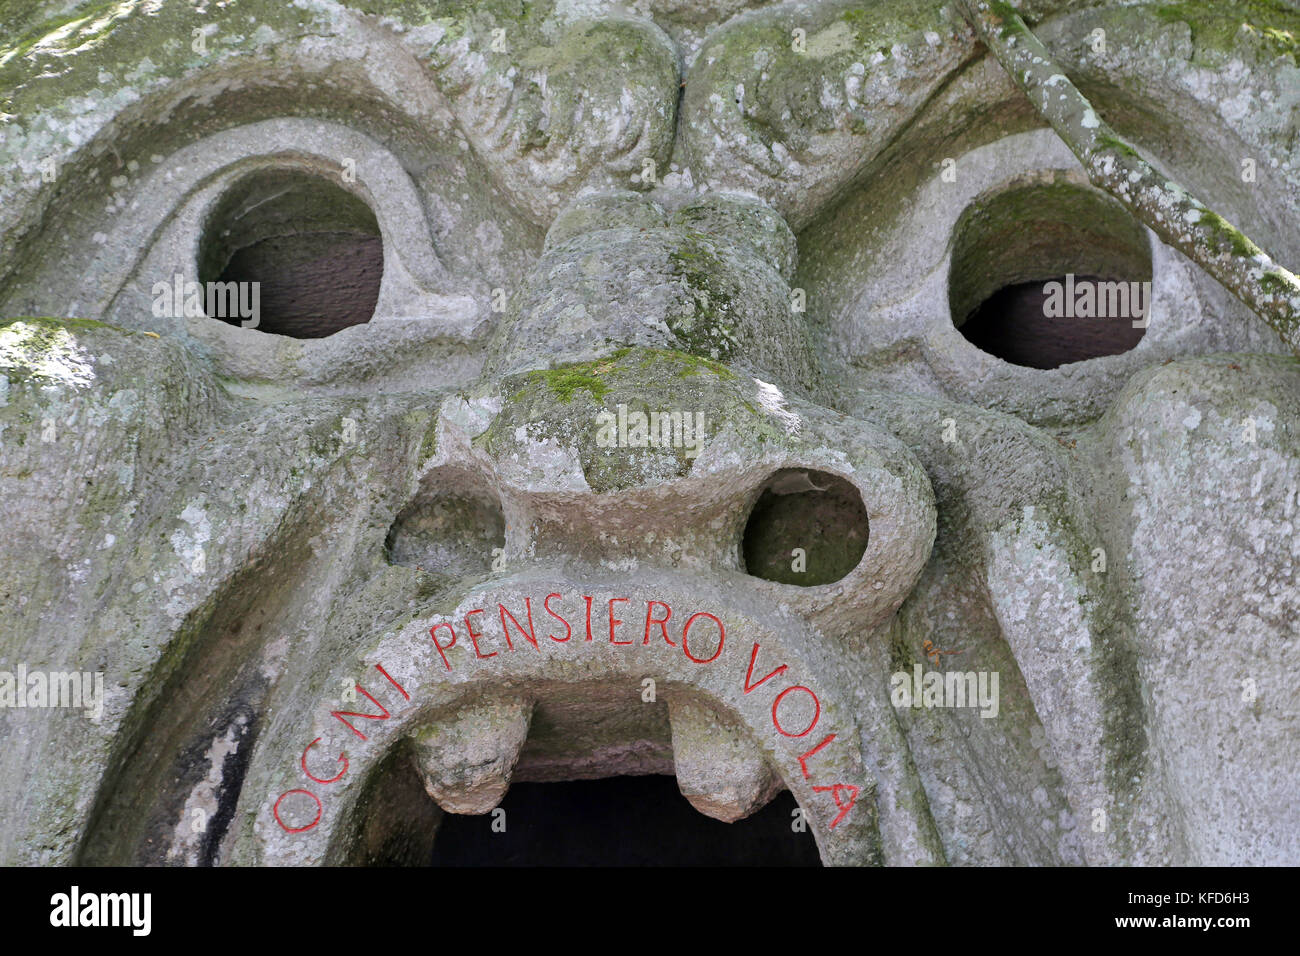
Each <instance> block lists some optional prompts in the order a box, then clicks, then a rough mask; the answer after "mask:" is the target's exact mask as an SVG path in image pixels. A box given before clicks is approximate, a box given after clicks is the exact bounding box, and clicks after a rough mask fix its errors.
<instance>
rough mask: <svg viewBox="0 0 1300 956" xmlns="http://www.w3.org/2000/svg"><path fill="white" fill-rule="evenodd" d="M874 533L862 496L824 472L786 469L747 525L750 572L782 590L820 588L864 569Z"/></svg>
mask: <svg viewBox="0 0 1300 956" xmlns="http://www.w3.org/2000/svg"><path fill="white" fill-rule="evenodd" d="M869 533H870V528H869V524H868V521H867V509H866V506H865V505H864V504H863V503H862V495H860V494H859V493H858V489H857V488H856V487H854V486H853V485H852V484H851V483H850V482H848V481H846V480H845V479H843V478H840V477H839V476H837V475H832V474H829V473H827V472H824V471H811V470H808V469H803V468H786V469H782V470H781V471H778V472H776V473H775V474H774V475H772V477H771V478H769V479H768V480H767V482H766V483H765V484H764V485H763V488H762V490H761V491H760V493H759V496H758V500H757V501H756V502H755V503H754V507H753V510H752V511H751V512H750V514H749V521H748V523H747V524H746V525H745V533H744V538H743V539H742V544H741V551H742V554H743V556H744V561H745V569H746V571H747V572H748V573H749V574H752V575H754V576H755V577H759V578H763V579H764V580H767V581H776V582H778V583H780V584H797V585H800V586H803V587H815V586H817V585H820V584H831V583H832V582H835V581H838V580H840V578H842V577H844V576H845V575H847V574H848V573H849V572H850V571H852V570H853V569H854V568H856V567H857V566H858V562H859V561H860V560H861V559H862V553H863V552H864V551H866V549H867V538H868V536H869Z"/></svg>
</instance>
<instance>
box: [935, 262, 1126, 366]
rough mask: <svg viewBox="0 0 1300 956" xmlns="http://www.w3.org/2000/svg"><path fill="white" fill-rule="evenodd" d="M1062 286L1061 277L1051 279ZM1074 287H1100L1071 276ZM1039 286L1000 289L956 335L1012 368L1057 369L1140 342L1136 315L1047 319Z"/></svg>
mask: <svg viewBox="0 0 1300 956" xmlns="http://www.w3.org/2000/svg"><path fill="white" fill-rule="evenodd" d="M1048 281H1055V282H1059V283H1061V284H1062V286H1063V287H1064V285H1065V282H1066V277H1065V276H1058V277H1056V278H1055V279H1054V280H1048ZM1074 281H1075V283H1076V284H1080V283H1083V282H1093V283H1099V282H1104V281H1106V280H1104V279H1101V278H1099V277H1097V276H1075V278H1074ZM1045 285H1046V283H1043V282H1020V283H1017V284H1015V285H1010V286H1006V287H1005V288H1002V289H999V290H998V291H997V292H995V293H993V295H991V296H989V298H987V299H985V300H984V302H983V304H981V305H980V306H979V308H977V309H976V310H975V312H974V313H973V314H972V315H971V317H970V318H969V319H967V320H966V321H965V322H964V323H963V324H962V327H961V334H962V335H964V336H965V337H966V340H967V341H968V342H970V343H971V345H974V346H975V347H976V348H979V349H982V350H983V351H985V352H988V353H989V354H990V355H996V356H997V357H998V358H1000V359H1003V360H1004V361H1007V362H1011V363H1012V364H1014V365H1024V366H1027V367H1029V368H1044V369H1046V368H1058V367H1059V366H1062V365H1066V364H1068V363H1070V362H1080V361H1083V360H1084V359H1089V358H1096V357H1098V356H1101V355H1119V354H1120V353H1121V352H1127V351H1128V350H1129V349H1131V348H1133V346H1135V345H1137V344H1138V342H1139V341H1141V339H1142V333H1143V332H1145V331H1146V330H1145V329H1141V328H1138V329H1135V328H1133V319H1134V318H1136V317H1137V316H1135V315H1132V314H1129V315H1119V316H1116V317H1106V318H1098V317H1095V316H1094V317H1091V318H1084V317H1073V318H1072V317H1068V316H1052V315H1048V314H1046V311H1045V309H1044V306H1045V305H1046V304H1047V300H1048V295H1047V293H1046V292H1044V286H1045Z"/></svg>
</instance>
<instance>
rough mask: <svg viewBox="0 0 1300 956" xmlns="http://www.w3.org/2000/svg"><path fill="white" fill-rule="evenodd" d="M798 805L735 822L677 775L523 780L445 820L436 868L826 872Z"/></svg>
mask: <svg viewBox="0 0 1300 956" xmlns="http://www.w3.org/2000/svg"><path fill="white" fill-rule="evenodd" d="M797 806H798V804H797V803H796V802H795V800H794V797H793V796H791V795H790V793H789V792H788V791H787V792H784V793H781V794H778V795H777V796H776V798H775V799H773V800H772V802H771V803H769V804H768V805H767V806H765V807H764V808H763V809H761V810H759V811H757V812H756V813H754V814H753V815H752V816H749V817H746V818H745V819H744V820H740V821H737V822H736V823H722V822H720V821H718V820H714V819H711V818H709V817H706V816H704V815H703V814H702V813H700V812H699V811H697V810H696V809H695V808H694V807H692V806H691V805H690V804H689V803H687V802H686V798H685V797H683V796H682V795H681V792H680V791H679V790H678V789H677V780H676V779H675V778H674V777H671V776H664V775H657V774H656V775H650V776H639V777H612V778H609V779H605V780H580V781H571V782H567V783H516V784H514V785H512V786H511V787H510V789H509V790H508V791H507V792H506V796H505V799H504V800H502V802H501V809H503V810H505V831H504V832H500V833H498V832H494V831H493V830H492V820H493V818H492V815H491V814H486V815H484V816H458V815H456V814H450V813H449V814H446V815H445V816H444V817H443V818H442V824H441V826H440V827H439V828H438V836H437V839H436V840H435V841H434V845H433V857H432V860H431V863H432V864H433V865H434V866H820V865H821V859H820V857H819V856H818V853H817V844H816V841H815V840H814V839H813V835H812V833H811V831H809V830H807V829H805V830H804V832H802V833H800V832H795V830H794V829H793V827H792V826H791V824H792V822H793V821H794V816H793V811H794V810H795V809H796V807H797Z"/></svg>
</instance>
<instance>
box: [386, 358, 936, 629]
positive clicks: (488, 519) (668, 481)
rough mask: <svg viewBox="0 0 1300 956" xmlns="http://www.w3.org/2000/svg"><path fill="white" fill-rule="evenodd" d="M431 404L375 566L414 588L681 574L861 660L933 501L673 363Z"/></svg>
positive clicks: (890, 464) (911, 576) (556, 378)
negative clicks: (756, 604)
mask: <svg viewBox="0 0 1300 956" xmlns="http://www.w3.org/2000/svg"><path fill="white" fill-rule="evenodd" d="M493 389H494V390H495V391H494V392H493V393H492V394H488V395H484V396H481V397H479V398H477V399H474V400H472V401H467V400H465V399H459V398H458V399H449V400H448V401H447V402H446V403H444V405H443V407H442V410H441V411H440V424H439V426H438V445H437V449H436V451H435V453H434V455H433V456H432V457H431V458H429V459H428V460H427V461H426V462H425V464H424V466H423V467H422V473H421V475H420V477H419V479H418V486H417V488H416V489H415V492H414V494H413V495H412V497H411V499H410V500H409V502H408V503H407V505H406V506H405V507H404V508H403V509H401V511H400V512H399V513H398V515H397V516H396V519H395V521H394V523H393V526H392V528H391V529H390V531H389V534H388V539H387V542H388V543H387V550H388V554H387V557H388V560H389V561H390V562H392V563H395V564H403V565H407V566H415V567H420V568H422V569H423V570H424V571H427V572H430V573H435V574H436V573H442V574H448V575H450V574H457V573H459V574H461V575H463V574H465V573H466V572H467V571H469V572H470V573H478V574H482V575H485V576H489V577H491V576H494V575H499V574H502V573H507V574H509V573H517V572H518V571H520V570H522V569H526V568H539V569H551V570H557V569H564V568H576V567H582V568H585V569H586V571H587V572H589V573H598V572H603V571H609V570H611V569H618V570H620V571H622V572H623V573H628V574H633V575H636V576H637V578H638V579H641V580H653V579H655V578H656V577H657V576H660V575H670V574H678V573H686V574H690V575H695V576H697V577H699V578H701V579H702V580H709V581H713V582H724V583H725V586H726V587H727V588H732V589H736V590H738V591H742V592H748V593H750V594H752V595H754V596H755V597H756V598H762V599H770V600H772V601H774V602H776V603H778V604H783V605H785V606H787V607H788V608H789V609H790V610H791V611H792V612H795V613H798V614H801V615H803V616H804V617H805V618H806V619H807V620H808V621H809V622H810V623H811V624H813V625H814V626H815V627H820V628H823V629H824V630H825V631H826V632H827V633H828V634H832V635H836V636H846V637H847V638H848V639H849V640H851V641H853V640H865V639H866V635H868V634H869V633H870V632H871V630H872V629H873V628H874V627H875V626H876V625H877V624H879V623H880V622H881V621H883V620H885V619H886V618H887V617H888V616H889V615H890V614H892V613H893V611H894V610H895V609H896V608H897V607H898V605H899V604H900V603H901V602H902V601H903V599H904V598H905V597H906V595H907V594H908V593H909V592H910V590H911V587H912V586H913V584H914V583H915V581H916V578H917V576H918V575H919V574H920V571H921V568H922V567H923V566H924V564H925V562H926V560H927V559H928V557H929V554H930V549H931V547H932V545H933V542H934V536H935V505H934V494H933V490H932V489H931V486H930V482H929V479H928V478H927V476H926V474H925V472H924V470H923V469H922V467H921V465H920V463H919V462H918V461H917V460H916V458H915V457H914V456H913V454H912V453H911V452H910V451H909V450H908V449H907V448H906V447H905V446H904V445H903V444H902V443H901V442H899V441H898V440H897V439H895V438H894V437H893V436H892V435H889V434H887V433H885V432H883V431H880V430H878V429H875V428H874V427H872V426H871V425H869V424H867V423H864V422H861V421H858V420H854V419H849V418H846V417H844V416H842V415H840V414H838V413H836V412H833V411H831V410H828V409H825V408H822V407H820V406H817V405H815V404H812V403H811V402H807V401H805V400H803V399H800V398H798V397H797V396H794V395H786V394H785V393H784V392H783V391H782V390H781V389H780V388H779V387H778V386H776V385H774V384H772V383H769V382H765V381H763V380H761V379H758V378H755V377H753V376H746V375H744V374H740V373H737V372H733V371H732V370H731V369H729V368H728V367H726V366H723V365H720V364H718V363H713V362H709V361H705V360H699V359H694V358H692V357H690V356H688V355H684V354H683V353H680V352H669V351H666V350H659V349H646V348H627V349H622V350H619V351H618V352H617V353H616V354H615V355H613V356H611V357H609V358H607V359H604V360H599V361H596V362H592V363H580V364H579V365H577V366H567V367H565V368H562V369H559V370H549V371H533V372H524V373H521V374H517V375H513V376H508V377H506V378H505V379H504V380H502V381H500V382H498V383H496V384H494V386H493Z"/></svg>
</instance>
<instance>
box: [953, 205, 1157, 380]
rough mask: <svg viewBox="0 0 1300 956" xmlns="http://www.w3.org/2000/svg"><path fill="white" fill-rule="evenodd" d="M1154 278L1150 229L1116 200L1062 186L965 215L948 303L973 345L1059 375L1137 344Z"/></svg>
mask: <svg viewBox="0 0 1300 956" xmlns="http://www.w3.org/2000/svg"><path fill="white" fill-rule="evenodd" d="M1150 281H1151V248H1150V242H1149V240H1148V238H1147V235H1146V231H1145V230H1144V229H1143V227H1142V226H1141V224H1140V223H1138V222H1137V220H1135V219H1134V218H1133V217H1132V216H1131V215H1130V214H1129V213H1128V211H1127V210H1126V209H1124V207H1123V206H1121V205H1120V204H1119V203H1117V202H1116V201H1115V200H1113V199H1111V198H1110V197H1109V196H1106V195H1104V194H1102V193H1099V192H1097V191H1096V190H1093V189H1090V188H1087V187H1084V186H1079V185H1076V184H1074V183H1070V182H1062V181H1058V182H1053V183H1048V184H1035V185H1032V186H1021V187H1016V188H1012V189H1008V190H1004V191H1002V192H999V193H996V194H994V195H993V196H991V197H987V198H983V199H980V200H977V201H976V202H974V203H972V204H971V205H970V206H969V207H967V208H966V209H965V210H964V211H963V212H962V215H961V218H960V219H959V220H958V222H957V225H956V227H955V229H954V237H953V250H952V264H951V268H950V271H949V274H948V305H949V309H950V310H951V313H952V317H953V322H954V324H955V325H956V326H957V329H958V331H960V332H961V334H962V335H963V336H964V337H965V338H966V339H967V341H969V342H970V343H971V344H972V345H975V346H976V347H977V348H980V349H982V350H983V351H985V352H988V353H989V354H990V355H995V356H997V357H998V358H1000V359H1002V360H1004V361H1007V362H1011V363H1013V364H1015V365H1022V366H1026V367H1029V368H1040V369H1050V368H1057V367H1059V366H1061V365H1065V364H1068V363H1070V362H1081V361H1083V360H1085V359H1090V358H1097V357H1099V356H1103V355H1118V354H1120V353H1121V352H1127V351H1128V350H1129V349H1131V348H1133V347H1134V346H1135V345H1137V343H1138V342H1139V341H1140V340H1141V338H1142V335H1143V333H1144V332H1145V331H1146V330H1145V329H1144V328H1134V327H1133V320H1134V319H1137V318H1140V317H1141V316H1142V315H1143V314H1145V313H1146V311H1147V310H1148V309H1149V306H1150V288H1151V287H1150ZM1054 282H1055V283H1060V288H1056V289H1054V290H1053V289H1052V287H1051V286H1049V283H1054Z"/></svg>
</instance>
